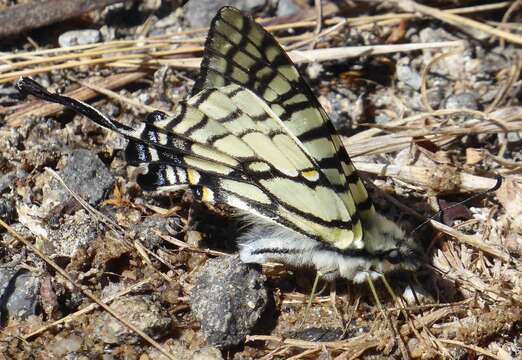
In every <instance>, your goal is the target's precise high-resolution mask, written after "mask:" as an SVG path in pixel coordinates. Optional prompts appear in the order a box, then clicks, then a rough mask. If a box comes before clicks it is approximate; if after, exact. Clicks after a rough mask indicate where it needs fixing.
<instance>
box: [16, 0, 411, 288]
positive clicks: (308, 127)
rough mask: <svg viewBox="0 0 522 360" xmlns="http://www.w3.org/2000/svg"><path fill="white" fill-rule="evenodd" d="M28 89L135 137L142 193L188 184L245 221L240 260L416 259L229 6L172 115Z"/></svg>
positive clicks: (377, 268) (358, 278) (327, 266)
mask: <svg viewBox="0 0 522 360" xmlns="http://www.w3.org/2000/svg"><path fill="white" fill-rule="evenodd" d="M17 87H18V89H19V90H20V91H21V92H24V93H29V94H32V95H34V96H36V97H38V98H41V99H44V100H47V101H51V102H56V103H60V104H62V105H64V106H66V107H68V108H70V109H72V110H75V111H76V112H78V113H81V114H83V115H85V116H86V117H88V118H89V119H91V120H93V121H94V122H96V123H97V124H98V125H100V126H102V127H104V128H107V129H110V130H113V131H116V132H117V133H119V134H121V135H122V136H124V137H125V138H127V139H128V145H127V147H126V149H125V158H126V160H127V162H128V163H129V164H130V165H133V166H139V167H141V168H142V172H141V174H139V175H138V177H137V182H138V184H139V185H140V186H141V187H142V188H143V189H146V190H158V189H161V190H176V189H180V188H187V187H188V188H189V189H190V190H191V191H192V193H193V195H194V198H195V199H197V200H199V201H202V202H206V203H209V204H226V205H228V206H230V207H232V208H234V209H235V213H236V214H240V218H241V221H243V222H246V223H247V224H249V225H250V226H248V227H247V230H246V231H245V232H244V233H243V234H241V235H240V237H239V238H238V239H237V242H238V245H239V254H240V258H241V260H242V261H243V262H245V263H259V264H264V263H267V262H280V263H284V264H287V265H290V266H294V267H314V268H315V269H316V270H317V271H318V272H319V273H321V274H322V276H323V277H324V278H326V279H327V280H328V279H335V278H337V277H341V278H345V279H350V280H353V281H354V282H363V281H365V280H366V279H367V277H368V276H370V277H371V278H377V277H379V276H380V275H381V274H382V273H385V272H388V271H392V270H398V269H405V270H415V269H416V268H418V266H419V260H420V256H419V253H420V252H419V247H418V245H417V244H416V243H415V241H414V240H413V239H411V238H410V237H408V236H406V234H405V233H404V231H403V230H401V228H400V227H399V226H398V225H397V224H396V223H394V222H392V221H390V220H388V219H387V218H385V217H384V216H382V215H381V214H379V213H378V212H377V211H376V210H375V207H374V205H373V203H372V201H371V199H370V198H369V196H368V193H367V191H366V189H365V187H364V185H363V183H362V181H361V178H360V177H359V176H358V174H357V171H356V169H355V167H354V165H353V164H352V162H351V160H350V158H349V156H348V154H347V152H346V150H345V148H344V146H343V144H342V142H341V140H340V138H339V136H338V134H337V133H336V131H335V129H334V127H333V125H332V123H331V122H330V120H329V119H328V116H327V114H326V112H325V111H324V110H323V109H322V107H321V106H320V104H319V102H318V100H317V99H316V97H315V96H314V95H313V93H312V91H311V89H310V87H309V86H308V85H307V84H306V82H305V81H304V79H303V78H302V77H301V75H300V74H299V71H298V70H297V68H296V66H295V65H294V64H293V63H292V61H291V60H290V58H289V57H288V55H287V54H286V52H285V51H284V50H283V49H282V47H281V46H280V45H279V44H278V42H277V41H276V40H275V39H274V37H273V36H272V35H270V34H269V33H268V32H267V31H266V30H265V29H263V27H262V26H261V25H259V24H258V23H256V22H255V21H254V20H253V19H252V18H251V17H250V16H247V15H244V14H242V13H241V12H240V11H239V10H237V9H235V8H233V7H223V8H221V9H220V10H219V12H218V13H217V15H216V16H215V18H214V19H213V20H212V24H211V26H210V31H209V33H208V37H207V40H206V43H205V49H204V55H203V61H202V64H201V70H200V76H199V78H198V80H197V81H196V83H195V86H194V88H193V90H192V92H191V95H190V96H189V97H188V98H187V99H186V100H185V101H183V102H181V103H179V104H178V106H177V108H176V110H175V112H174V114H173V115H167V114H165V113H163V112H160V111H155V112H152V113H150V114H149V115H147V116H146V118H145V119H144V121H143V122H142V123H141V125H140V126H138V127H136V128H131V127H129V126H126V125H124V124H122V123H120V122H118V121H116V120H113V119H111V118H109V117H108V116H106V115H104V114H102V113H101V112H100V111H98V110H96V109H95V108H93V107H92V106H90V105H88V104H86V103H83V102H81V101H78V100H74V99H71V98H68V97H65V96H62V95H59V94H53V93H50V92H48V91H47V90H45V89H44V88H42V87H41V86H40V85H39V84H38V83H36V82H35V81H33V80H31V79H29V78H21V79H20V80H19V81H18V83H17Z"/></svg>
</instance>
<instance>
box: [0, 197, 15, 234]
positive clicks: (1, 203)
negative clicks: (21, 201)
mask: <svg viewBox="0 0 522 360" xmlns="http://www.w3.org/2000/svg"><path fill="white" fill-rule="evenodd" d="M15 218H16V204H15V201H14V200H13V199H9V198H6V197H0V219H2V220H3V221H5V222H6V223H8V224H11V223H12V222H13V221H14V219H15ZM0 231H1V230H0Z"/></svg>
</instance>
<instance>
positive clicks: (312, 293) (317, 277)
mask: <svg viewBox="0 0 522 360" xmlns="http://www.w3.org/2000/svg"><path fill="white" fill-rule="evenodd" d="M321 276H322V274H321V272H319V271H318V272H317V273H316V274H315V279H314V284H313V285H312V292H311V293H310V297H309V298H308V303H307V304H306V309H305V313H304V316H303V321H301V324H300V325H299V329H302V328H303V325H304V323H305V322H306V320H307V319H308V313H309V312H310V308H311V307H312V301H314V297H315V293H316V290H317V285H318V284H319V278H320V277H321Z"/></svg>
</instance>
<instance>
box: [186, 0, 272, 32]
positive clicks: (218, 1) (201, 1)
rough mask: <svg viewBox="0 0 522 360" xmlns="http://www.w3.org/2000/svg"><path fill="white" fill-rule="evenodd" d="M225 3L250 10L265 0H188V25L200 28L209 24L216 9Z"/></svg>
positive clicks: (259, 5) (261, 5)
mask: <svg viewBox="0 0 522 360" xmlns="http://www.w3.org/2000/svg"><path fill="white" fill-rule="evenodd" d="M226 5H230V6H233V7H235V8H238V9H239V10H242V11H245V12H250V11H252V10H253V9H255V8H261V7H263V6H265V5H266V0H198V1H189V2H188V3H187V4H186V5H185V7H184V9H185V20H186V21H187V23H188V24H189V26H190V27H193V28H200V27H207V26H209V25H210V21H211V20H212V18H213V17H214V16H215V15H216V13H217V11H218V10H219V9H220V8H221V7H223V6H226Z"/></svg>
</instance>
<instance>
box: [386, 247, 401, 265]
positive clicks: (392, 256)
mask: <svg viewBox="0 0 522 360" xmlns="http://www.w3.org/2000/svg"><path fill="white" fill-rule="evenodd" d="M386 260H388V261H389V262H390V263H392V264H398V263H399V262H400V261H401V254H400V253H399V250H397V249H393V250H390V251H389V252H388V253H387V254H386Z"/></svg>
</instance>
